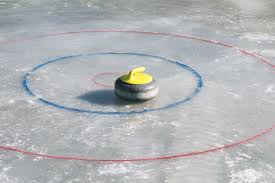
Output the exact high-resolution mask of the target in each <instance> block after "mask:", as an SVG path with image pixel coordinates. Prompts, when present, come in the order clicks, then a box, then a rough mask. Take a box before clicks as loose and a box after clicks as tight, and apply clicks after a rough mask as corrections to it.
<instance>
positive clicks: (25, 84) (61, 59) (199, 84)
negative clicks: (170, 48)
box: [22, 52, 203, 115]
mask: <svg viewBox="0 0 275 183" xmlns="http://www.w3.org/2000/svg"><path fill="white" fill-rule="evenodd" d="M95 55H135V56H140V57H150V58H157V59H160V60H161V61H165V62H169V63H172V64H176V65H177V66H179V67H181V68H183V69H185V70H187V71H189V72H191V73H192V74H193V76H194V77H195V78H196V87H195V88H194V90H193V91H192V92H191V94H190V95H188V96H186V97H184V98H182V99H180V100H178V101H176V102H173V103H170V104H167V105H164V106H161V107H159V108H151V109H142V110H132V111H125V112H124V111H123V112H121V111H114V112H109V111H96V110H88V109H82V108H74V107H68V106H65V105H63V104H59V103H56V102H54V101H50V100H47V99H45V98H42V97H38V96H37V95H36V94H35V93H34V92H33V91H32V89H31V87H30V84H29V80H28V78H29V77H30V76H31V75H32V74H33V73H34V72H36V71H37V70H39V69H42V68H43V67H45V66H46V65H49V64H52V63H56V62H64V61H66V59H68V58H70V59H71V58H76V57H81V56H95ZM22 84H23V87H24V89H25V91H26V92H27V93H28V94H30V95H31V96H33V97H35V98H36V99H37V100H39V101H40V102H42V103H43V104H46V105H50V106H53V107H56V108H58V109H63V110H68V111H73V112H80V113H90V114H109V115H122V114H141V113H146V112H153V111H160V110H164V109H169V108H172V107H176V106H177V105H180V104H183V103H186V102H188V101H190V100H191V99H192V98H194V97H195V96H196V95H197V94H198V93H199V92H200V91H201V89H202V86H203V81H202V77H201V75H200V74H199V73H198V72H197V71H196V70H195V69H193V68H191V67H189V66H187V65H185V64H183V63H181V62H179V61H174V60H171V59H168V58H164V57H160V56H156V55H149V54H144V53H136V52H131V53H117V52H106V53H93V54H87V55H70V56H62V57H58V58H55V59H52V60H48V61H46V62H45V63H42V64H39V65H37V66H36V67H34V68H33V69H32V70H31V72H28V73H26V74H25V75H24V76H23V82H22Z"/></svg>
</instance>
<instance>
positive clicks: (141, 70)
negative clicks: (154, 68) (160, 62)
mask: <svg viewBox="0 0 275 183" xmlns="http://www.w3.org/2000/svg"><path fill="white" fill-rule="evenodd" d="M145 70H146V68H145V67H137V68H134V69H133V70H131V71H130V72H129V74H128V78H129V79H130V80H132V79H134V76H135V74H136V73H141V72H144V71H145Z"/></svg>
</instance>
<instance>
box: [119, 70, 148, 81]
mask: <svg viewBox="0 0 275 183" xmlns="http://www.w3.org/2000/svg"><path fill="white" fill-rule="evenodd" d="M144 71H145V67H137V68H134V69H133V70H131V71H130V72H129V73H128V74H126V75H123V76H121V77H120V79H121V80H122V81H123V82H125V83H129V84H147V83H150V82H151V81H152V80H153V77H152V76H150V75H149V74H146V73H144Z"/></svg>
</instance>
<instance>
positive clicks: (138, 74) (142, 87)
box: [115, 67, 158, 101]
mask: <svg viewBox="0 0 275 183" xmlns="http://www.w3.org/2000/svg"><path fill="white" fill-rule="evenodd" d="M144 71H145V67H137V68H135V69H133V70H131V71H130V72H129V73H128V74H126V75H123V76H121V77H119V78H118V79H117V80H116V82H115V94H116V95H117V96H118V97H120V98H122V99H124V100H129V101H146V100H150V99H152V98H154V97H155V96H157V94H158V87H157V83H156V81H155V79H154V78H153V77H152V76H151V75H149V74H146V73H144Z"/></svg>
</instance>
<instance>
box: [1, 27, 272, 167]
mask: <svg viewBox="0 0 275 183" xmlns="http://www.w3.org/2000/svg"><path fill="white" fill-rule="evenodd" d="M91 32H123V33H136V34H148V35H162V36H171V37H179V38H186V39H193V40H198V41H202V42H206V43H210V44H216V45H220V46H223V47H227V48H231V49H235V50H236V51H239V52H241V53H243V54H245V55H248V56H251V57H254V58H256V59H257V60H258V61H260V62H262V63H264V64H266V65H267V66H269V67H271V68H272V69H274V68H275V65H274V64H272V63H271V62H270V61H269V60H267V59H266V58H264V57H262V56H261V55H258V54H256V53H252V52H250V51H248V50H244V49H241V48H237V47H235V46H232V45H229V44H225V43H221V42H218V41H214V40H209V39H204V38H198V37H194V36H189V35H180V34H173V33H163V32H149V31H138V30H81V31H77V32H61V33H49V34H42V35H38V36H33V37H31V38H27V39H20V40H9V41H2V42H0V44H12V43H17V42H21V41H30V40H34V39H39V38H45V37H50V36H60V35H72V34H80V33H91ZM274 128H275V124H273V125H272V126H271V127H269V128H267V129H264V130H262V131H260V132H258V133H257V134H255V135H253V136H250V137H247V138H244V139H241V140H239V141H236V142H233V143H231V144H225V145H222V146H219V147H213V148H210V149H206V150H201V151H193V152H189V153H180V154H176V155H167V156H159V157H140V158H132V159H96V158H89V157H75V156H58V155H49V154H43V153H37V152H32V151H26V150H23V149H18V148H15V147H9V146H0V149H2V150H7V151H14V152H17V153H21V154H25V155H30V156H38V157H44V158H52V159H63V160H77V161H93V162H110V163H122V162H139V161H141V162H143V161H154V160H165V159H175V158H182V157H189V156H195V155H203V154H207V153H210V152H215V151H219V150H224V149H228V148H232V147H236V146H238V145H241V144H244V143H248V142H251V141H254V140H256V139H258V138H259V137H261V136H263V135H265V134H267V133H268V132H271V131H272V130H273V129H274Z"/></svg>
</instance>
